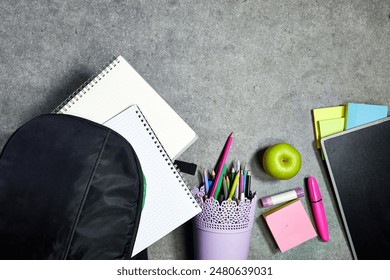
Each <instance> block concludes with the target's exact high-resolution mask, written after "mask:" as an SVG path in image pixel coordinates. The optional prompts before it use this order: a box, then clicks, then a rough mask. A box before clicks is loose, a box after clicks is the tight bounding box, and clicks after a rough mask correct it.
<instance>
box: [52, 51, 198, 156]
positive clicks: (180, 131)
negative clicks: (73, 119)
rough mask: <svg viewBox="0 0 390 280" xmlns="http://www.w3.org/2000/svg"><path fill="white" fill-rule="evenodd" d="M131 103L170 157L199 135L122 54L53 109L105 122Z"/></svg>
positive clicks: (186, 146)
mask: <svg viewBox="0 0 390 280" xmlns="http://www.w3.org/2000/svg"><path fill="white" fill-rule="evenodd" d="M131 105H138V106H139V108H141V109H142V112H143V113H144V114H145V116H146V117H147V118H148V121H149V123H150V125H151V126H152V127H153V130H154V132H155V133H156V135H157V136H158V138H159V139H160V141H161V143H162V144H163V145H164V147H165V149H166V151H167V153H168V155H169V156H170V158H171V159H176V158H177V157H178V156H179V155H180V154H181V153H182V152H184V151H185V150H186V149H187V148H188V147H189V146H190V145H191V144H192V143H193V142H195V140H196V139H197V138H198V136H197V134H196V133H195V132H194V131H193V130H192V129H191V128H190V127H189V126H188V125H187V124H186V123H185V122H184V120H183V119H182V118H181V117H180V116H179V115H178V114H177V113H176V112H175V111H174V110H173V109H172V108H171V107H170V106H169V104H168V103H166V102H165V100H163V99H162V97H161V96H160V95H159V94H158V93H157V92H156V91H154V89H153V88H152V87H151V86H150V85H149V84H148V83H147V82H146V81H145V80H144V79H143V78H142V77H141V76H140V75H139V74H138V73H137V72H136V71H135V70H134V69H133V68H132V67H131V66H130V64H129V63H128V62H127V61H126V60H125V59H124V58H123V57H122V56H119V57H117V58H116V59H115V60H114V61H112V62H111V63H110V64H109V65H108V66H107V67H106V68H105V69H104V70H103V71H101V72H100V73H99V74H98V75H97V76H96V77H93V78H92V79H90V80H88V81H87V82H86V83H84V84H83V85H82V86H81V87H80V88H79V89H78V90H76V91H75V92H74V93H73V94H72V95H70V96H69V97H68V98H67V99H66V100H65V101H64V102H62V103H61V104H60V105H59V106H58V107H57V108H56V109H55V110H54V112H55V113H63V114H70V115H75V116H78V117H82V118H85V119H89V120H91V121H94V122H97V123H100V124H102V123H104V122H106V121H107V120H109V119H110V118H112V117H113V116H115V115H116V114H118V113H119V112H121V111H123V110H124V109H126V108H127V107H129V106H131Z"/></svg>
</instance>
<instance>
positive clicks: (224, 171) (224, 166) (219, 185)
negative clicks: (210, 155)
mask: <svg viewBox="0 0 390 280" xmlns="http://www.w3.org/2000/svg"><path fill="white" fill-rule="evenodd" d="M225 173H226V163H225V164H224V165H223V169H222V173H221V176H220V177H219V181H218V185H217V189H216V190H215V194H214V199H218V195H219V192H220V191H221V186H222V178H223V177H224V176H225Z"/></svg>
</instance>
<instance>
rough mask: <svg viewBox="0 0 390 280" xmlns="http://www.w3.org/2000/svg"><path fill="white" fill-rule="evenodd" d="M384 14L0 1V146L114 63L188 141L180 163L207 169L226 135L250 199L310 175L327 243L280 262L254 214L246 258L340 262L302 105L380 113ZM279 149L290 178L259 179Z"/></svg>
mask: <svg viewBox="0 0 390 280" xmlns="http://www.w3.org/2000/svg"><path fill="white" fill-rule="evenodd" d="M389 14H390V2H389V1H379V0H378V1H365V0H359V1H352V0H348V1H303V0H298V1H280V0H276V1H266V0H260V1H254V0H241V1H233V0H229V1H176V0H170V1H120V0H112V1H74V0H72V1H58V0H56V1H20V0H12V1H10V0H7V1H1V3H0V116H1V117H0V147H2V146H3V145H4V144H5V142H6V140H7V139H8V137H9V136H10V135H11V134H12V133H13V132H14V131H15V130H16V129H17V128H18V127H19V126H20V125H21V124H23V123H24V122H26V121H28V120H29V119H30V118H32V117H34V116H36V115H39V114H42V113H48V112H50V111H51V110H52V109H53V108H55V107H56V106H57V105H58V104H59V103H60V102H61V101H62V100H63V99H64V98H65V97H67V96H68V95H69V94H70V93H71V92H73V91H74V90H75V89H77V88H78V87H79V86H80V85H81V84H82V83H83V82H84V81H85V80H87V79H88V78H89V77H90V76H92V75H93V74H94V73H96V72H97V71H98V70H99V69H100V68H101V67H102V66H103V65H105V63H106V62H108V61H110V60H111V58H112V57H113V56H117V55H122V56H124V57H125V58H126V59H127V60H128V61H129V62H130V63H131V64H132V65H133V67H134V68H135V69H136V70H137V71H138V72H139V73H140V74H141V75H142V76H143V77H144V78H145V80H146V81H148V82H149V84H150V85H151V86H152V87H153V88H154V89H155V90H156V91H157V92H159V93H160V95H161V96H162V97H163V98H164V99H165V100H166V101H167V102H168V103H169V104H170V105H171V106H172V107H173V108H174V109H175V110H176V111H177V112H178V114H179V115H180V116H181V117H182V118H183V119H184V120H185V121H186V122H187V123H188V124H189V125H190V126H191V127H192V128H193V129H194V130H195V131H196V132H197V133H198V135H199V139H198V140H197V141H196V142H195V143H194V144H193V145H192V146H191V147H190V148H189V149H188V150H187V151H185V152H184V153H183V154H182V156H181V157H180V159H181V160H186V161H191V162H195V163H197V164H198V167H199V169H202V168H204V167H210V166H213V165H214V164H215V163H216V161H217V159H218V156H219V153H220V151H221V149H222V146H223V144H224V142H225V140H226V137H227V136H228V135H229V133H230V132H231V131H234V133H235V138H234V142H233V145H232V148H231V151H230V154H229V158H228V161H229V162H231V161H233V160H240V161H242V162H248V163H249V164H250V168H251V169H252V170H253V173H254V178H253V188H254V189H255V190H256V191H257V193H258V194H259V195H260V196H265V195H270V194H274V193H278V192H282V191H286V190H289V189H292V188H294V187H297V186H304V182H303V180H304V178H305V177H306V176H308V175H312V176H315V177H317V179H318V182H319V184H320V186H321V189H322V192H323V200H324V203H325V207H326V211H327V215H328V219H329V227H330V238H331V239H330V242H329V243H323V242H321V241H320V240H319V239H317V238H314V239H312V240H310V241H308V242H306V243H304V244H302V245H300V246H298V247H296V248H294V249H292V250H290V251H288V252H286V253H284V254H282V253H280V252H279V251H278V249H277V247H276V245H275V243H274V242H273V239H272V237H271V235H270V232H269V231H268V229H267V227H266V225H265V224H264V222H263V220H262V218H261V217H260V214H261V213H262V212H263V209H262V208H260V207H258V208H257V210H256V222H255V226H254V229H253V235H252V241H251V248H250V256H249V257H250V259H264V260H272V259H351V257H352V256H351V253H350V249H349V247H348V243H347V241H346V237H345V232H344V231H343V228H342V224H341V220H340V216H339V214H338V209H337V204H336V202H335V196H334V193H333V191H332V186H331V183H330V180H329V178H328V175H327V171H326V169H325V165H324V163H323V162H322V160H321V157H320V154H319V153H318V151H317V149H316V148H315V146H314V136H313V128H312V119H311V112H310V110H311V109H313V108H318V107H326V106H333V105H340V104H345V103H346V102H358V103H371V104H383V105H390V104H389V103H390V99H389V97H390V95H389V88H390V82H389V81H390V80H389V74H390V57H389V56H390V47H389V46H390V44H389V43H390V33H389V27H390V18H389ZM279 141H287V142H289V143H291V144H293V145H294V146H295V147H296V148H297V149H298V150H299V151H300V153H301V155H302V160H303V163H302V168H301V171H300V172H299V174H298V175H297V176H296V177H294V178H293V179H291V180H288V181H276V180H272V179H270V177H268V176H267V175H265V174H264V172H263V170H262V168H261V165H260V159H259V158H260V157H261V153H262V151H264V149H265V148H266V147H267V146H268V145H271V144H273V143H276V142H279ZM185 177H186V179H187V181H188V184H189V186H191V187H192V186H194V185H198V184H199V183H200V180H199V178H198V176H189V175H186V176H185ZM302 201H303V203H304V206H305V208H306V210H307V211H308V213H309V214H310V213H311V212H310V208H309V204H308V200H307V197H306V198H304V199H302ZM0 207H1V206H0ZM310 218H311V219H313V217H312V216H311V215H310ZM191 238H192V233H191V224H190V223H187V224H185V225H183V226H182V227H180V228H178V229H177V230H175V231H174V232H172V233H171V234H169V235H168V236H166V237H164V238H163V239H161V240H160V241H158V242H157V243H155V244H154V245H152V246H151V247H150V248H149V258H150V259H190V258H192V239H191Z"/></svg>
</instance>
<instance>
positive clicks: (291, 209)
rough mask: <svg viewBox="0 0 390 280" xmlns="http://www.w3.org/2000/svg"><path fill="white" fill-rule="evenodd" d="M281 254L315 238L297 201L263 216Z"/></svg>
mask: <svg viewBox="0 0 390 280" xmlns="http://www.w3.org/2000/svg"><path fill="white" fill-rule="evenodd" d="M263 216H264V219H265V221H266V222H267V224H268V227H269V228H270V230H271V232H272V235H273V237H274V239H275V241H276V243H277V244H278V246H279V249H280V251H281V252H282V253H284V252H286V251H287V250H289V249H291V248H293V247H295V246H297V245H299V244H301V243H303V242H305V241H307V240H309V239H312V238H314V237H316V236H317V233H316V231H315V230H314V227H313V225H312V223H311V221H310V219H309V217H308V215H307V213H306V210H305V208H304V207H303V205H302V202H301V201H300V200H299V199H296V200H293V201H292V202H288V203H286V204H284V205H282V206H280V207H277V208H275V209H272V210H270V211H268V212H266V213H264V214H263Z"/></svg>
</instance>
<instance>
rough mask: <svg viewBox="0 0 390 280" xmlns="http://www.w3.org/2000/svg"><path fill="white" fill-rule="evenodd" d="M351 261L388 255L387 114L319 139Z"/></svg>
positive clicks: (389, 134)
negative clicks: (347, 241)
mask: <svg viewBox="0 0 390 280" xmlns="http://www.w3.org/2000/svg"><path fill="white" fill-rule="evenodd" d="M321 144H322V147H323V150H324V156H325V160H326V164H327V167H328V170H329V175H330V177H331V180H332V184H333V188H334V191H335V195H336V199H337V202H338V205H339V208H340V212H341V217H342V219H343V222H344V226H345V230H346V233H347V236H348V240H349V243H350V246H351V250H352V254H353V256H354V258H355V259H368V260H376V259H390V118H386V119H383V120H380V121H376V122H374V123H371V124H368V125H365V126H361V127H357V128H355V129H350V130H346V131H344V132H341V133H338V134H335V135H332V136H329V137H326V138H324V139H322V141H321Z"/></svg>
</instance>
